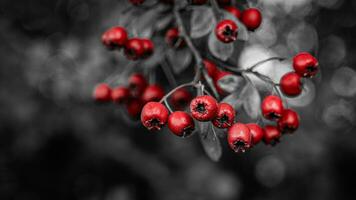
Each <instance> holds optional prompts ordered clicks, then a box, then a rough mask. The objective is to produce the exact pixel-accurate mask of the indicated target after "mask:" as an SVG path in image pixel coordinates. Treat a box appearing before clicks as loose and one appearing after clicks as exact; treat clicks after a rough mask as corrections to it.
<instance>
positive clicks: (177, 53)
mask: <svg viewBox="0 0 356 200" xmlns="http://www.w3.org/2000/svg"><path fill="white" fill-rule="evenodd" d="M167 58H168V60H169V63H170V64H171V65H172V66H173V72H174V73H175V74H180V73H181V72H183V71H184V70H185V69H186V68H187V67H188V66H189V64H190V63H191V62H192V54H191V53H190V50H189V49H182V50H173V49H169V50H168V53H167Z"/></svg>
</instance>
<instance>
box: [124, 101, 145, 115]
mask: <svg viewBox="0 0 356 200" xmlns="http://www.w3.org/2000/svg"><path fill="white" fill-rule="evenodd" d="M142 107H143V103H142V101H141V100H140V99H137V98H134V99H130V101H128V102H127V103H126V111H127V113H128V115H129V116H130V117H131V118H133V119H138V118H139V117H140V114H141V110H142Z"/></svg>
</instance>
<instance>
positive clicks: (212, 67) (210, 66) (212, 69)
mask: <svg viewBox="0 0 356 200" xmlns="http://www.w3.org/2000/svg"><path fill="white" fill-rule="evenodd" d="M203 64H204V67H205V69H206V71H207V72H208V75H209V76H210V77H211V78H213V79H214V77H215V75H216V74H217V73H218V71H219V70H218V68H217V67H216V64H215V63H213V62H212V61H210V60H207V59H204V60H203Z"/></svg>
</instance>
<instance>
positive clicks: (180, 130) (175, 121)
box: [168, 111, 195, 137]
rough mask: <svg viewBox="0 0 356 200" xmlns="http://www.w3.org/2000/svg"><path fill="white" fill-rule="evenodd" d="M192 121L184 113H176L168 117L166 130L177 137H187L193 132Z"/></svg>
mask: <svg viewBox="0 0 356 200" xmlns="http://www.w3.org/2000/svg"><path fill="white" fill-rule="evenodd" d="M194 126H195V125H194V120H193V118H192V117H191V116H190V115H189V114H188V113H186V112H183V111H176V112H173V113H172V114H170V115H169V117H168V128H169V130H171V131H172V133H174V134H175V135H177V136H179V137H187V136H189V135H191V134H192V133H193V131H194Z"/></svg>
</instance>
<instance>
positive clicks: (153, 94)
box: [142, 84, 164, 102]
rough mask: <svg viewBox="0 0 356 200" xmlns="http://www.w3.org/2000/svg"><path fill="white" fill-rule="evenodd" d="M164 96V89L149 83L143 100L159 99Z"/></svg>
mask: <svg viewBox="0 0 356 200" xmlns="http://www.w3.org/2000/svg"><path fill="white" fill-rule="evenodd" d="M163 96H164V89H163V88H162V87H161V86H159V85H157V84H153V85H149V86H148V87H147V88H146V89H145V91H144V92H143V94H142V101H143V102H150V101H159V100H161V99H162V97H163Z"/></svg>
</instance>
